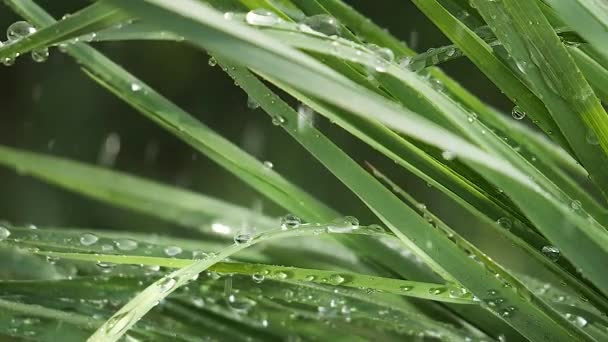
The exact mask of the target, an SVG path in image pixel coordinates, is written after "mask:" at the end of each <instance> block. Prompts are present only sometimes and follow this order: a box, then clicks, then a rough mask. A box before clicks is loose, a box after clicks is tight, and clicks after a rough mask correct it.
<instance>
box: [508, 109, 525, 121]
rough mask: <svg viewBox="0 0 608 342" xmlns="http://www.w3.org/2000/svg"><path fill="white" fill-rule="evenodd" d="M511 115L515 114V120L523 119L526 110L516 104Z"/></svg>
mask: <svg viewBox="0 0 608 342" xmlns="http://www.w3.org/2000/svg"><path fill="white" fill-rule="evenodd" d="M511 116H513V119H515V120H521V119H523V118H524V117H526V112H524V111H523V110H521V108H519V106H515V107H513V110H512V111H511Z"/></svg>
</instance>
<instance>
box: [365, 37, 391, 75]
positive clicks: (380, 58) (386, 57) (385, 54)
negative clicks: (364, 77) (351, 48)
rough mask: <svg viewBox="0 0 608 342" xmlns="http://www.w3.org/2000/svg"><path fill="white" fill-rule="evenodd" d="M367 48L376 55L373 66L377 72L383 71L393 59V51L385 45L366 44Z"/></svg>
mask: <svg viewBox="0 0 608 342" xmlns="http://www.w3.org/2000/svg"><path fill="white" fill-rule="evenodd" d="M367 48H368V49H369V50H370V51H371V52H373V53H374V55H376V58H375V59H374V64H373V66H374V69H375V70H376V71H377V72H385V71H386V69H387V68H388V66H389V65H390V63H392V62H393V61H394V60H395V53H393V50H391V49H389V48H387V47H381V46H379V45H376V44H368V45H367Z"/></svg>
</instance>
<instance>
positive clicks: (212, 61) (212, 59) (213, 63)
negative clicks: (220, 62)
mask: <svg viewBox="0 0 608 342" xmlns="http://www.w3.org/2000/svg"><path fill="white" fill-rule="evenodd" d="M208 64H209V66H211V67H214V66H216V65H217V61H216V60H215V57H213V56H211V57H209V62H208Z"/></svg>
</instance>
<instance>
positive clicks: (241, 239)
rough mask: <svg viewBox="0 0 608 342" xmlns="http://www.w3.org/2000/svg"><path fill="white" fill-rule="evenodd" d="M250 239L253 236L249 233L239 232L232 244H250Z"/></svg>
mask: <svg viewBox="0 0 608 342" xmlns="http://www.w3.org/2000/svg"><path fill="white" fill-rule="evenodd" d="M252 238H253V236H252V235H251V234H249V233H245V232H239V233H237V234H236V235H235V236H234V243H236V244H237V245H241V244H244V243H248V242H250V241H251V239H252Z"/></svg>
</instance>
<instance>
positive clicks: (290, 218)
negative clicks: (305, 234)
mask: <svg viewBox="0 0 608 342" xmlns="http://www.w3.org/2000/svg"><path fill="white" fill-rule="evenodd" d="M301 224H302V219H300V218H299V217H297V216H296V215H293V214H287V215H285V216H283V217H281V229H283V230H287V229H294V228H298V227H299V226H300V225H301Z"/></svg>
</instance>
